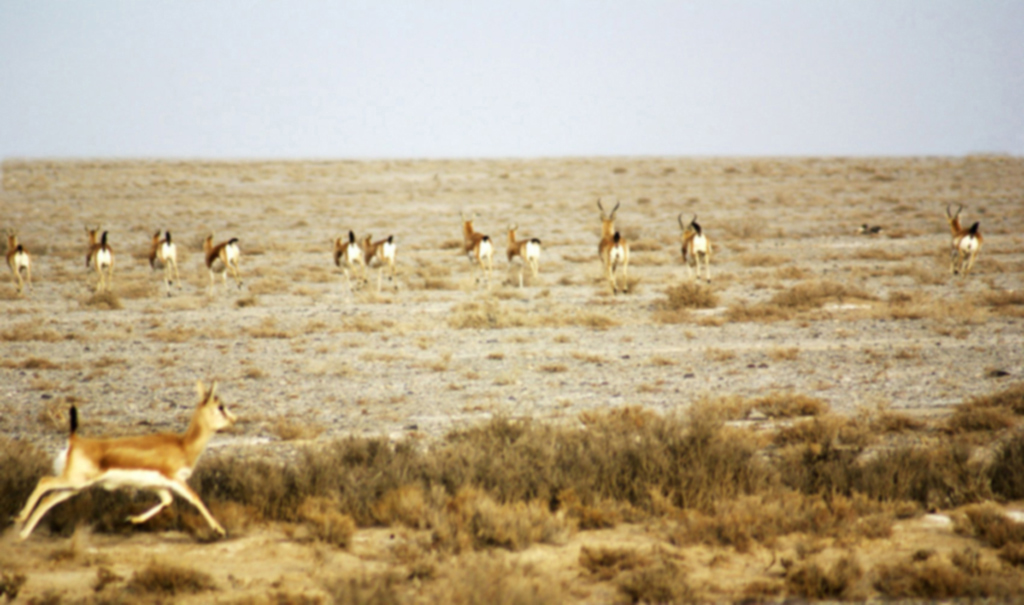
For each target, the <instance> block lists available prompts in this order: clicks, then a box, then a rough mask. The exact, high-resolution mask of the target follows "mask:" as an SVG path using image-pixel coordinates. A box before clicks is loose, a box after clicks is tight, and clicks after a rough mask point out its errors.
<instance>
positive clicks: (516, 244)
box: [507, 224, 540, 288]
mask: <svg viewBox="0 0 1024 605" xmlns="http://www.w3.org/2000/svg"><path fill="white" fill-rule="evenodd" d="M518 230H519V225H517V224H516V225H509V226H508V251H507V254H508V262H509V264H512V260H513V259H514V258H515V257H517V256H518V257H519V258H520V259H521V260H522V261H523V265H526V266H528V267H530V275H532V276H533V278H534V279H536V278H537V273H538V272H539V270H540V266H539V263H540V240H539V239H537V238H532V239H523V240H517V239H516V231H518ZM519 287H520V288H522V287H523V267H522V266H520V267H519Z"/></svg>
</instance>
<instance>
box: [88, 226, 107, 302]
mask: <svg viewBox="0 0 1024 605" xmlns="http://www.w3.org/2000/svg"><path fill="white" fill-rule="evenodd" d="M99 230H100V228H99V227H96V228H95V229H90V228H88V227H86V228H85V232H86V233H87V234H89V253H88V254H86V255H85V267H86V268H89V265H90V263H91V264H92V265H93V266H95V267H96V273H97V274H98V275H99V281H98V282H97V283H96V291H97V292H102V291H103V290H108V291H109V290H110V286H111V284H112V283H113V282H114V251H113V250H112V249H111V248H110V245H108V244H107V232H106V231H104V232H103V235H101V236H100V238H99V241H97V239H96V234H97V233H98V232H99Z"/></svg>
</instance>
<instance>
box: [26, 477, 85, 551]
mask: <svg viewBox="0 0 1024 605" xmlns="http://www.w3.org/2000/svg"><path fill="white" fill-rule="evenodd" d="M80 489H81V488H64V489H63V491H59V492H50V493H49V494H47V495H46V497H45V498H43V500H42V502H40V503H39V506H37V507H36V510H35V512H33V513H32V516H31V517H29V519H28V521H27V522H26V523H25V526H24V527H22V528H21V531H20V532H18V538H19V539H21V540H24V539H26V538H28V537H29V535H30V534H31V533H32V530H33V529H35V528H36V525H37V524H38V523H39V521H40V520H41V519H42V518H43V515H45V514H46V513H47V512H49V511H50V509H51V508H53V507H54V506H57V505H58V504H60V503H61V502H63V501H65V500H67V499H68V498H70V497H71V496H74V495H75V494H77V493H78V492H79V490H80Z"/></svg>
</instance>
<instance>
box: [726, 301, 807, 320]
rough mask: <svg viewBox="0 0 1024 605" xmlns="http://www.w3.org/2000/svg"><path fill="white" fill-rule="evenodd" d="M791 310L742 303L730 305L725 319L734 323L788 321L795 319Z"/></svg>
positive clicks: (761, 304) (768, 305)
mask: <svg viewBox="0 0 1024 605" xmlns="http://www.w3.org/2000/svg"><path fill="white" fill-rule="evenodd" d="M793 315H794V313H793V311H792V310H791V309H783V308H782V307H779V306H778V305H773V304H767V303H758V304H748V303H747V302H745V301H740V302H738V303H735V304H733V305H730V306H729V308H728V309H726V311H725V318H726V319H728V320H729V321H734V322H773V321H786V320H788V319H792V318H793Z"/></svg>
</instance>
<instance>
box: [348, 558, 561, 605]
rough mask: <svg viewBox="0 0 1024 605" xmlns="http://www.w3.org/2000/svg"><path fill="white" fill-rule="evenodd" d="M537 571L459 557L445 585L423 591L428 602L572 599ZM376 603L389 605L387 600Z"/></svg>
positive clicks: (507, 604)
mask: <svg viewBox="0 0 1024 605" xmlns="http://www.w3.org/2000/svg"><path fill="white" fill-rule="evenodd" d="M537 567H538V566H534V565H518V564H516V563H510V562H508V561H506V560H505V558H504V557H503V556H500V555H497V554H495V553H474V554H469V555H464V556H461V557H457V558H455V559H454V560H453V565H451V566H450V569H447V570H446V572H445V575H444V576H443V577H442V578H440V580H441V581H438V582H432V583H430V584H428V585H427V586H426V587H425V590H423V591H422V592H423V593H425V594H424V597H425V599H424V601H425V602H428V603H487V604H488V605H533V604H536V605H557V604H560V603H565V602H567V600H568V597H569V595H567V594H565V593H564V592H563V591H564V589H563V587H562V583H561V582H559V581H558V580H556V579H555V578H552V577H548V576H547V575H545V574H544V573H542V572H540V571H538V570H537ZM417 592H420V591H417ZM339 602H343V601H339ZM349 602H352V601H349ZM375 602H381V603H387V601H383V600H382V601H375Z"/></svg>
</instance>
